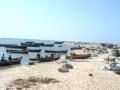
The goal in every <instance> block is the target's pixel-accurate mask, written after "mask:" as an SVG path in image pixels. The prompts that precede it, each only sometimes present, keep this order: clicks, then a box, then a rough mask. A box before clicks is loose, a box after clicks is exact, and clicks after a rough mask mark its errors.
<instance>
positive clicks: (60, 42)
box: [54, 41, 64, 44]
mask: <svg viewBox="0 0 120 90" xmlns="http://www.w3.org/2000/svg"><path fill="white" fill-rule="evenodd" d="M63 43H64V42H62V41H56V42H54V44H63Z"/></svg>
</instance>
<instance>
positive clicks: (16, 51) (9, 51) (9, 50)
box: [6, 49, 28, 54]
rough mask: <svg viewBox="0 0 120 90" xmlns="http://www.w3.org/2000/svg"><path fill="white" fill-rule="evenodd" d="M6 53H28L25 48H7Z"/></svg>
mask: <svg viewBox="0 0 120 90" xmlns="http://www.w3.org/2000/svg"><path fill="white" fill-rule="evenodd" d="M6 52H7V53H21V54H28V51H26V50H12V49H7V50H6Z"/></svg>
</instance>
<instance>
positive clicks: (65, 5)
mask: <svg viewBox="0 0 120 90" xmlns="http://www.w3.org/2000/svg"><path fill="white" fill-rule="evenodd" d="M0 38H25V39H44V40H68V41H69V40H70V41H92V42H120V0H0Z"/></svg>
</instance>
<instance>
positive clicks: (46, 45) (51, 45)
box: [43, 43, 54, 47]
mask: <svg viewBox="0 0 120 90" xmlns="http://www.w3.org/2000/svg"><path fill="white" fill-rule="evenodd" d="M43 46H44V47H54V44H45V43H44V45H43Z"/></svg>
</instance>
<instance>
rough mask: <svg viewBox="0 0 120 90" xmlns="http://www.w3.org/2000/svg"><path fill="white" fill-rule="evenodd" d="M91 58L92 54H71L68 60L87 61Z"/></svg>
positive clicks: (67, 57)
mask: <svg viewBox="0 0 120 90" xmlns="http://www.w3.org/2000/svg"><path fill="white" fill-rule="evenodd" d="M90 56H91V54H90V53H84V54H79V55H78V54H73V53H71V55H70V56H66V59H87V58H89V57H90Z"/></svg>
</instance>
